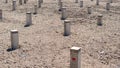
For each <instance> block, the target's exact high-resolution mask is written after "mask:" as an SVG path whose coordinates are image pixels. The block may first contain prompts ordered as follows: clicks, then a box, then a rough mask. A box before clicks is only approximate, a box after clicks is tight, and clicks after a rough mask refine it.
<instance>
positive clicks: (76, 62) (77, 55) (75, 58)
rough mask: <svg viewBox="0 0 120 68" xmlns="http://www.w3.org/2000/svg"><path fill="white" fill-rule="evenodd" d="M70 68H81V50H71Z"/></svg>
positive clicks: (73, 48)
mask: <svg viewBox="0 0 120 68" xmlns="http://www.w3.org/2000/svg"><path fill="white" fill-rule="evenodd" d="M70 68H81V48H80V47H72V48H71V49H70Z"/></svg>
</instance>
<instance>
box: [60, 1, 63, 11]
mask: <svg viewBox="0 0 120 68" xmlns="http://www.w3.org/2000/svg"><path fill="white" fill-rule="evenodd" d="M62 7H63V2H60V3H59V11H62Z"/></svg>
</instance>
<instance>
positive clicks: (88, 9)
mask: <svg viewBox="0 0 120 68" xmlns="http://www.w3.org/2000/svg"><path fill="white" fill-rule="evenodd" d="M87 11H88V14H91V13H92V9H91V7H90V6H89V7H88V8H87Z"/></svg>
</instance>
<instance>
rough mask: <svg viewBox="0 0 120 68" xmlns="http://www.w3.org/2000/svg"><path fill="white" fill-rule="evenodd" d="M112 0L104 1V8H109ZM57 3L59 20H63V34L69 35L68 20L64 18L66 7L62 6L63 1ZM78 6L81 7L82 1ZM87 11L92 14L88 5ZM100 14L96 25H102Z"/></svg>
mask: <svg viewBox="0 0 120 68" xmlns="http://www.w3.org/2000/svg"><path fill="white" fill-rule="evenodd" d="M91 1H93V0H91ZM99 2H100V1H99V0H96V5H99ZM112 2H113V1H112V0H109V1H108V3H106V10H110V3H112ZM75 3H78V0H75ZM58 5H59V11H61V12H62V13H61V20H64V36H69V35H70V33H71V32H70V21H69V20H66V18H67V12H66V9H67V8H66V7H63V2H62V1H61V0H59V2H58ZM80 7H83V1H80ZM87 13H88V14H92V8H91V7H90V6H88V8H87ZM102 17H103V15H102V14H99V15H98V18H97V25H98V26H102Z"/></svg>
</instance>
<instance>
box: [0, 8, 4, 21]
mask: <svg viewBox="0 0 120 68" xmlns="http://www.w3.org/2000/svg"><path fill="white" fill-rule="evenodd" d="M2 15H3V14H2V9H0V19H2V18H3V17H2Z"/></svg>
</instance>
